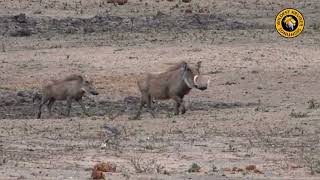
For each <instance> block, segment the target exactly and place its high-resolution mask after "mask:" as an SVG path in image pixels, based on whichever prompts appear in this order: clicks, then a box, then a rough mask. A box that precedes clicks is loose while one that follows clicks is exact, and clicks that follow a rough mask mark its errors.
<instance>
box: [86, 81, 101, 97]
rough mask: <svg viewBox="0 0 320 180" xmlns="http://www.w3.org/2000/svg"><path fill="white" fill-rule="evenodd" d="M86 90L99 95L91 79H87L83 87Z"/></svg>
mask: <svg viewBox="0 0 320 180" xmlns="http://www.w3.org/2000/svg"><path fill="white" fill-rule="evenodd" d="M82 89H83V90H84V91H85V92H88V93H90V94H92V95H99V93H98V91H97V89H96V87H94V85H93V83H92V82H91V81H85V82H84V84H83V88H82Z"/></svg>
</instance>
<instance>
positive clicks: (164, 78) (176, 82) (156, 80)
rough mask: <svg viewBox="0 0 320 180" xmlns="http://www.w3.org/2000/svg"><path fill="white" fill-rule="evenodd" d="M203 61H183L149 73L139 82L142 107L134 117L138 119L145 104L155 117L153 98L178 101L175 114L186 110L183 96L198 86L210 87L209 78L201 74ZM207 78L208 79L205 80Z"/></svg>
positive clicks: (201, 88)
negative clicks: (162, 70)
mask: <svg viewBox="0 0 320 180" xmlns="http://www.w3.org/2000/svg"><path fill="white" fill-rule="evenodd" d="M200 67H201V61H199V62H198V63H197V64H196V65H189V64H187V63H186V62H184V61H182V62H180V63H176V64H174V65H172V66H171V67H170V68H169V69H168V70H167V71H165V72H163V73H160V74H147V75H145V76H144V77H143V78H141V79H140V80H138V82H137V84H138V87H139V90H140V92H141V100H140V107H139V110H138V113H137V115H136V116H135V117H133V119H138V118H139V117H140V115H141V110H142V108H143V107H144V105H145V104H146V105H147V108H148V111H149V112H150V113H151V115H152V116H153V117H155V115H154V113H153V111H152V109H151V103H152V100H153V99H159V100H167V99H173V100H174V101H175V102H176V106H175V112H174V114H175V115H178V114H179V110H180V111H181V114H184V113H185V112H186V108H185V105H184V102H183V97H184V96H185V95H186V94H188V93H189V92H190V90H191V89H193V88H196V89H200V90H205V89H207V87H208V84H209V79H206V78H204V77H203V75H200ZM204 79H206V80H204Z"/></svg>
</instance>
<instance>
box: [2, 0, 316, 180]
mask: <svg viewBox="0 0 320 180" xmlns="http://www.w3.org/2000/svg"><path fill="white" fill-rule="evenodd" d="M65 2H67V3H65ZM80 2H81V3H80ZM285 7H294V8H297V9H299V10H300V11H301V12H302V13H303V14H304V16H305V19H306V27H305V30H304V32H303V34H301V35H300V36H299V37H297V38H295V39H285V38H282V37H280V36H279V35H278V33H277V32H276V31H275V30H274V17H275V15H276V13H277V12H279V11H280V10H281V9H282V8H285ZM319 7H320V3H319V2H318V1H316V0H312V1H291V0H290V1H289V0H285V1H281V2H278V1H276V0H269V1H259V0H257V1H256V0H254V1H253V0H249V1H223V0H218V1H217V0H215V1H205V0H199V1H192V2H191V3H183V2H182V1H178V0H173V1H161V0H160V1H146V0H141V1H140V0H139V1H138V0H129V3H127V4H125V5H122V6H119V5H117V6H115V5H113V4H110V3H106V1H102V0H93V1H81V0H79V1H61V0H57V1H49V0H42V1H41V3H39V2H36V1H31V0H30V1H29V0H26V1H21V2H19V1H0V33H1V35H0V42H1V44H0V51H1V52H0V118H1V119H0V121H1V123H0V137H1V138H0V172H1V173H0V174H1V175H0V179H90V175H91V170H92V168H93V166H94V164H96V163H97V162H102V161H104V162H111V163H114V164H115V165H116V166H117V171H116V172H115V173H106V177H107V178H108V179H319V178H320V151H319V149H320V142H319V141H320V118H319V117H320V112H319V107H320V106H319V103H318V102H320V93H319V88H320V84H319V77H320V73H319V68H320V65H319V62H320V26H319V24H320V20H319V18H318V16H319V15H320V12H319ZM186 10H187V11H186ZM189 10H191V11H192V12H191V13H189V12H190V11H189ZM20 13H25V15H26V16H24V15H19V14H20ZM182 60H184V61H188V62H190V63H195V62H197V61H199V60H201V61H202V62H203V66H202V69H201V70H202V74H206V75H209V76H210V78H211V84H210V87H209V89H208V90H206V91H197V90H193V91H192V92H191V93H190V94H189V95H188V96H187V97H186V98H185V101H186V104H187V107H188V111H187V113H186V114H184V115H179V116H173V102H171V101H168V102H156V103H155V104H154V105H153V106H154V108H155V112H156V118H152V117H151V116H150V114H149V113H147V112H144V113H143V115H142V120H137V121H132V120H128V118H129V117H131V116H132V115H133V114H134V113H135V112H136V111H137V108H138V102H139V92H138V89H137V87H136V79H137V78H138V77H140V76H141V75H142V74H143V73H145V72H160V71H162V70H164V68H166V67H167V66H166V65H165V64H166V63H170V62H178V61H182ZM71 73H81V74H86V75H88V76H89V77H90V79H92V80H93V81H94V82H95V85H96V87H97V89H98V91H99V92H100V94H99V95H98V96H88V97H85V99H84V100H85V104H86V106H87V107H88V109H89V112H90V114H92V116H91V117H86V116H84V115H83V113H82V110H81V108H80V106H78V105H76V104H74V105H73V108H72V110H71V117H69V118H67V117H65V116H64V112H65V109H66V106H65V102H58V103H57V104H55V106H54V115H53V117H49V116H48V113H47V111H46V109H45V110H44V113H43V114H44V116H43V118H42V119H34V117H35V112H36V107H37V103H33V102H32V97H33V95H34V93H35V92H37V91H39V88H40V87H41V86H42V85H43V84H46V83H48V82H50V81H51V80H53V79H58V78H61V77H63V76H65V75H68V74H71ZM193 163H197V164H198V165H199V166H200V167H201V169H200V172H195V173H189V172H188V169H189V168H190V167H191V165H192V164H193ZM137 165H139V166H140V168H139V167H137ZM249 165H255V166H256V168H257V170H256V171H250V170H245V169H246V167H248V166H249ZM233 169H234V170H233ZM239 169H240V170H239Z"/></svg>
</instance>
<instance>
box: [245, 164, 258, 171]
mask: <svg viewBox="0 0 320 180" xmlns="http://www.w3.org/2000/svg"><path fill="white" fill-rule="evenodd" d="M255 169H256V166H255V165H249V166H246V170H247V171H253V170H255Z"/></svg>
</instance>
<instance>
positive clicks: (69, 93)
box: [33, 75, 99, 118]
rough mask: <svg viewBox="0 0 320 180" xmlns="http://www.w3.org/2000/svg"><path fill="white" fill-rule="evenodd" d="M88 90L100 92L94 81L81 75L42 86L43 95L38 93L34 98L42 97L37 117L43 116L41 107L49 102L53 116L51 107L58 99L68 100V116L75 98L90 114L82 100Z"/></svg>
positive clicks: (94, 92)
mask: <svg viewBox="0 0 320 180" xmlns="http://www.w3.org/2000/svg"><path fill="white" fill-rule="evenodd" d="M86 92H87V93H91V94H93V95H98V94H99V93H98V92H97V90H96V88H95V87H94V86H93V83H92V81H88V80H85V79H84V78H83V77H82V76H81V75H70V76H67V77H66V78H64V79H62V80H54V81H53V82H52V83H51V84H49V85H46V86H44V87H43V88H42V95H40V94H36V95H35V96H34V98H33V102H34V101H35V99H40V98H41V102H40V106H39V111H38V114H37V118H40V117H41V108H42V106H43V105H44V104H46V103H47V102H48V104H47V108H48V111H49V115H50V116H51V115H52V113H51V108H52V105H53V103H54V102H55V101H56V100H67V115H68V116H69V115H70V109H71V103H72V101H73V100H75V101H77V102H78V103H79V104H80V106H81V108H82V109H83V111H84V113H85V114H86V115H88V116H89V114H88V113H87V111H86V109H85V106H84V105H83V102H82V97H83V95H84V94H85V93H86Z"/></svg>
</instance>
